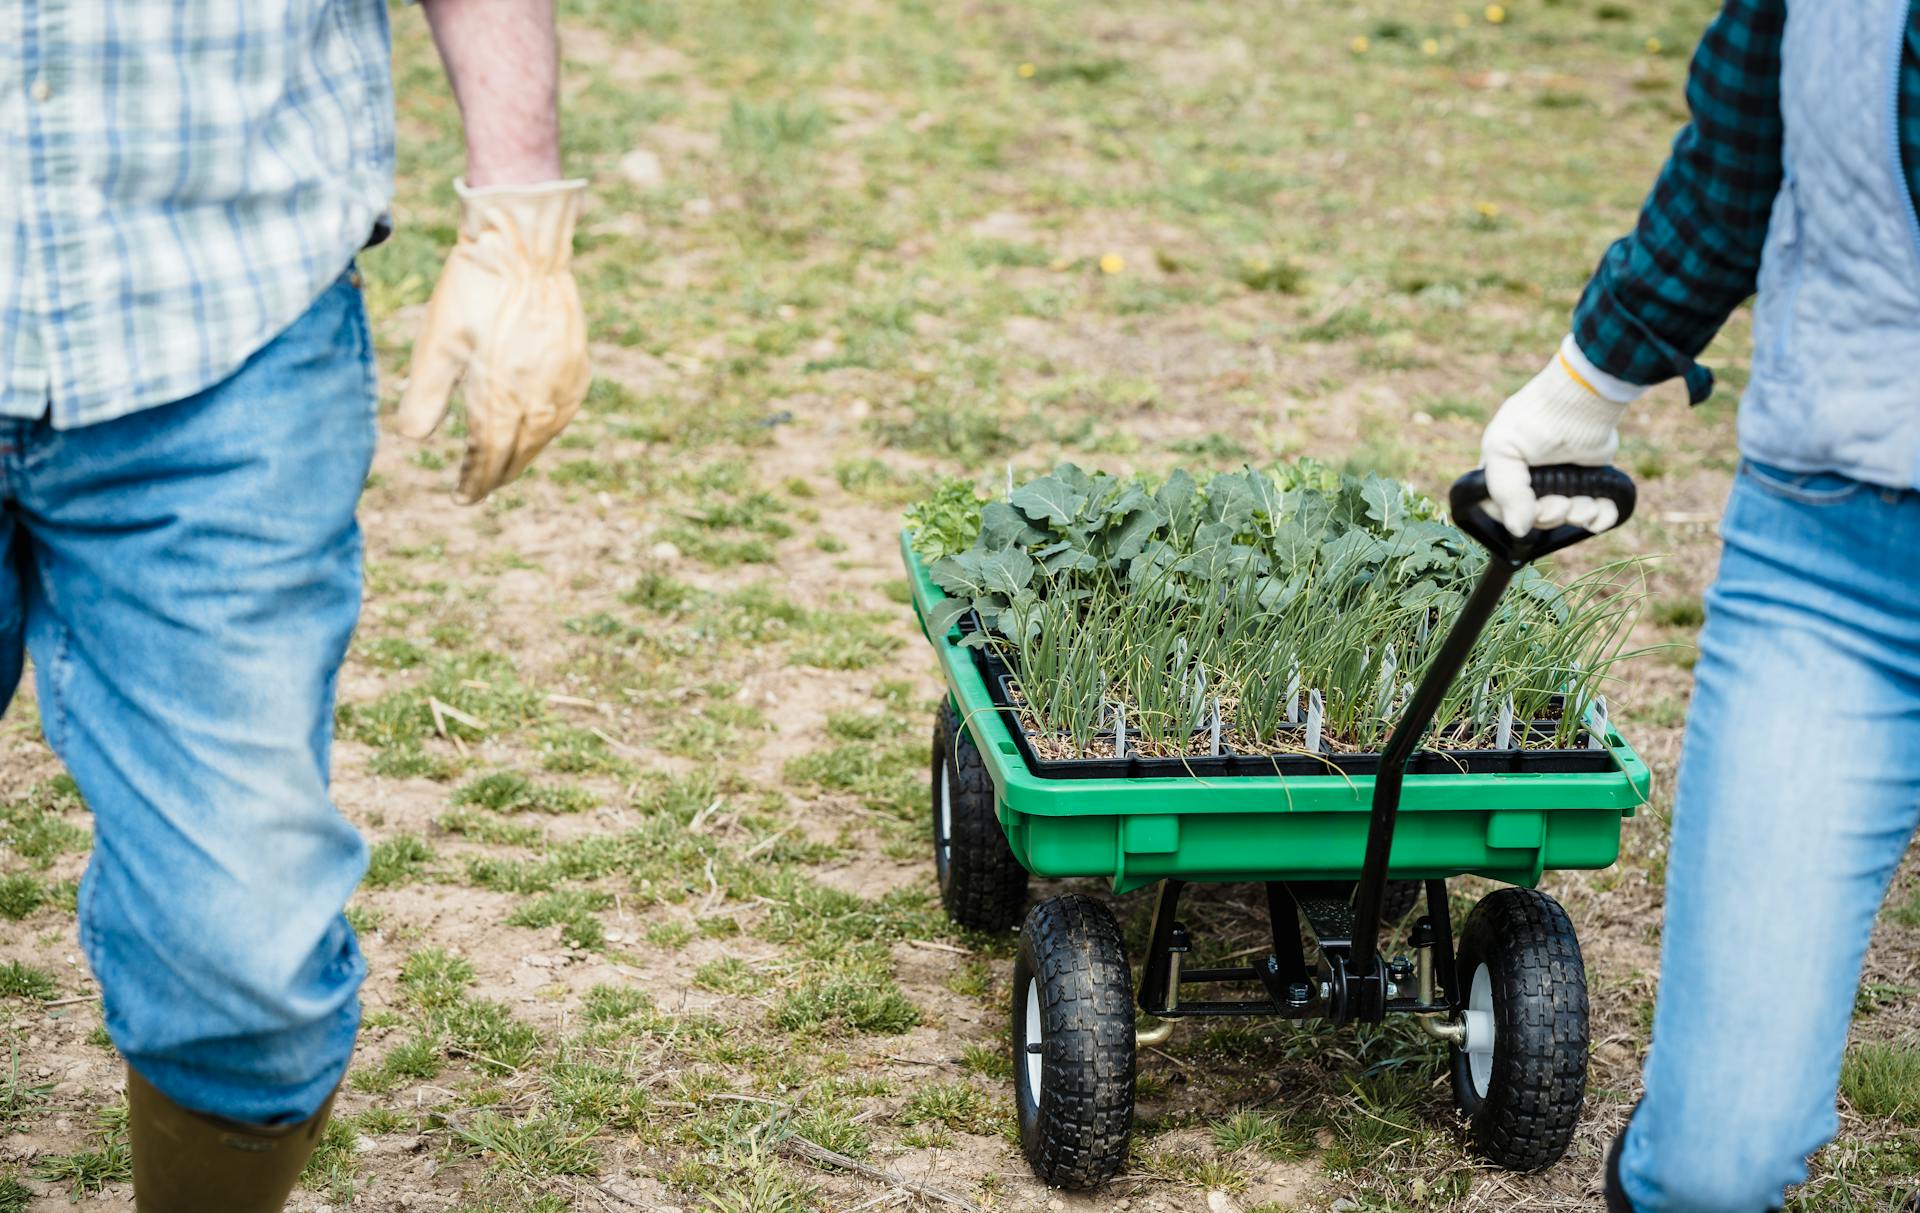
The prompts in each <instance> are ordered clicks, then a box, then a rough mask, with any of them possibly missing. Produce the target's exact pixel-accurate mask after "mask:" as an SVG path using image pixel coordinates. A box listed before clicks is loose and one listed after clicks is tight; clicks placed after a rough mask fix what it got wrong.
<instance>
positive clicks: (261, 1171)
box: [127, 1067, 333, 1213]
mask: <svg viewBox="0 0 1920 1213" xmlns="http://www.w3.org/2000/svg"><path fill="white" fill-rule="evenodd" d="M332 1110H333V1096H331V1095H329V1096H327V1102H326V1103H324V1104H321V1105H320V1110H319V1111H318V1112H315V1113H314V1114H313V1116H312V1117H311V1118H309V1119H307V1120H303V1121H301V1122H300V1123H299V1124H295V1125H273V1126H270V1127H262V1126H259V1125H243V1124H240V1123H238V1122H236V1121H230V1120H222V1119H221V1118H219V1117H217V1116H203V1115H201V1114H200V1113H198V1112H189V1111H187V1110H186V1109H185V1108H183V1107H181V1106H180V1105H179V1104H176V1103H174V1102H173V1101H172V1100H170V1099H168V1098H167V1097H166V1096H164V1095H162V1094H160V1092H159V1091H157V1090H155V1089H154V1086H153V1084H152V1083H150V1082H148V1081H147V1080H146V1079H144V1078H142V1077H140V1075H139V1074H137V1073H135V1072H134V1070H133V1069H132V1068H131V1067H129V1068H128V1070H127V1136H128V1139H129V1140H130V1142H131V1143H132V1146H133V1203H134V1207H135V1208H136V1209H138V1210H139V1213H213V1211H214V1210H218V1211H219V1213H280V1210H281V1209H282V1208H283V1207H284V1206H285V1205H286V1203H287V1195H288V1193H290V1192H292V1191H293V1185H294V1183H295V1182H296V1181H298V1180H299V1178H300V1171H301V1168H303V1167H305V1166H306V1165H307V1159H309V1158H311V1157H313V1151H314V1147H316V1146H318V1145H319V1144H320V1134H321V1133H322V1132H323V1131H325V1129H326V1127H327V1114H328V1113H330V1112H331V1111H332Z"/></svg>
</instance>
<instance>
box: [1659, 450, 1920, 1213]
mask: <svg viewBox="0 0 1920 1213" xmlns="http://www.w3.org/2000/svg"><path fill="white" fill-rule="evenodd" d="M1721 530H1722V537H1723V539H1724V540H1725V550H1724V554H1723V555H1722V556H1721V560H1720V575H1719V578H1718V579H1717V580H1716V581H1715V583H1714V586H1713V589H1712V590H1711V591H1710V592H1709V593H1708V595H1707V600H1706V605H1707V622H1706V626H1705V628H1704V629H1703V630H1702V632H1701V635H1700V662H1699V665H1698V666H1697V667H1696V669H1695V671H1694V694H1693V706H1692V709H1691V711H1690V713H1689V715H1688V718H1687V736H1686V747H1685V752H1684V754H1683V756H1682V759H1681V763H1680V774H1679V780H1678V783H1677V784H1676V787H1675V792H1674V808H1673V839H1672V844H1671V849H1670V851H1669V855H1668V861H1667V880H1666V888H1667V904H1666V927H1665V935H1664V939H1663V942H1662V949H1661V961H1660V993H1659V1001H1658V1006H1657V1008H1656V1010H1655V1014H1654V1021H1653V1048H1652V1052H1651V1054H1650V1055H1649V1056H1648V1059H1647V1067H1646V1095H1645V1097H1644V1099H1643V1100H1642V1101H1641V1104H1640V1107H1639V1110H1638V1111H1637V1112H1636V1113H1635V1114H1634V1118H1633V1123H1632V1125H1631V1126H1630V1127H1629V1129H1628V1131H1627V1139H1626V1142H1625V1145H1624V1150H1623V1153H1622V1155H1621V1178H1622V1181H1623V1186H1624V1187H1625V1190H1626V1194H1627V1196H1628V1198H1629V1199H1630V1200H1631V1201H1632V1202H1633V1206H1634V1209H1635V1210H1636V1211H1637V1213H1761V1211H1762V1210H1765V1209H1770V1208H1774V1207H1776V1206H1778V1205H1780V1204H1781V1203H1782V1194H1783V1190H1784V1189H1785V1188H1786V1187H1788V1186H1789V1185H1792V1184H1796V1183H1800V1182H1802V1181H1804V1180H1805V1179H1806V1177H1807V1169H1806V1158H1807V1156H1808V1155H1809V1154H1811V1153H1812V1152H1813V1151H1815V1150H1817V1149H1818V1148H1820V1147H1821V1146H1822V1145H1824V1144H1826V1143H1827V1142H1828V1141H1830V1140H1832V1138H1833V1135H1834V1133H1835V1132H1836V1130H1837V1129H1838V1128H1839V1119H1838V1117H1837V1115H1836V1114H1835V1109H1834V1093H1835V1091H1836V1089H1837V1088H1838V1086H1839V1080H1840V1063H1841V1059H1842V1055H1843V1054H1844V1052H1845V1049H1846V1041H1847V1027H1848V1024H1849V1022H1850V1021H1851V1018H1852V1014H1853V1005H1854V996H1855V992H1856V989H1857V988H1858V986H1859V982H1860V965H1861V960H1862V957H1863V956H1864V955H1865V953H1866V949H1867V940H1868V937H1869V936H1870V935H1871V934H1872V931H1873V922H1874V917H1875V915H1876V913H1877V912H1878V911H1879V908H1880V903H1881V901H1882V900H1883V899H1884V898H1885V896H1886V892H1887V886H1888V884H1889V882H1890V881H1891V880H1892V878H1893V874H1894V870H1895V868H1896V867H1897V866H1898V865H1899V863H1900V859H1901V856H1902V854H1903V853H1904V852H1905V850H1906V848H1907V846H1908V844H1909V842H1910V841H1911V839H1912V837H1913V833H1914V827H1915V823H1916V819H1917V818H1920V494H1915V493H1913V492H1897V491H1894V490H1885V489H1879V488H1875V487H1873V486H1870V485H1866V484H1862V483H1860V482H1858V481H1855V480H1849V479H1847V478H1845V477H1842V476H1835V475H1811V476H1809V475H1800V474H1796V473H1791V472H1784V471H1781V470H1778V469H1774V468H1768V467H1764V466H1760V465H1756V464H1753V463H1748V464H1746V465H1743V466H1742V468H1741V470H1740V475H1739V477H1738V478H1737V480H1736V481H1735V484H1734V489H1733V497H1732V499H1731V501H1730V502H1729V503H1728V506H1727V512H1726V517H1725V520H1724V522H1723V523H1722V526H1721Z"/></svg>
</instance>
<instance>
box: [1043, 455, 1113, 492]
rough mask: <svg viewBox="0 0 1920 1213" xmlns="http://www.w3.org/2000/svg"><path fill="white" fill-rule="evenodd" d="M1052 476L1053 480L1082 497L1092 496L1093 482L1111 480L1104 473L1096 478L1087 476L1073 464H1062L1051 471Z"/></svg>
mask: <svg viewBox="0 0 1920 1213" xmlns="http://www.w3.org/2000/svg"><path fill="white" fill-rule="evenodd" d="M1053 475H1054V479H1056V480H1058V481H1060V483H1062V484H1064V485H1066V486H1067V487H1068V488H1070V489H1072V490H1073V491H1074V492H1076V493H1079V494H1080V495H1081V496H1083V497H1086V496H1091V495H1092V493H1093V487H1094V482H1095V480H1097V479H1111V477H1108V476H1107V474H1106V473H1105V472H1102V473H1100V474H1099V476H1097V477H1096V476H1089V475H1087V474H1086V473H1085V472H1083V471H1081V470H1080V466H1079V465H1078V464H1074V463H1063V464H1061V465H1059V466H1058V467H1056V468H1054V469H1053Z"/></svg>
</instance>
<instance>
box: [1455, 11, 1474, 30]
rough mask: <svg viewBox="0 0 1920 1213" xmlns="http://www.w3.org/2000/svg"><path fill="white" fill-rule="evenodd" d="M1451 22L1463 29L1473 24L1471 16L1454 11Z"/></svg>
mask: <svg viewBox="0 0 1920 1213" xmlns="http://www.w3.org/2000/svg"><path fill="white" fill-rule="evenodd" d="M1453 24H1454V25H1455V26H1456V27H1457V28H1459V29H1465V28H1467V27H1468V26H1469V25H1472V24H1473V18H1472V17H1469V16H1467V15H1466V14H1465V13H1455V14H1454V15H1453Z"/></svg>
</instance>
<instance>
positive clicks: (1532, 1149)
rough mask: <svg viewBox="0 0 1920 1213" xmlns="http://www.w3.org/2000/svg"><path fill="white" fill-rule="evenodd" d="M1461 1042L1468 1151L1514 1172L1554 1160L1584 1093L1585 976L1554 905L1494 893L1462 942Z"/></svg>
mask: <svg viewBox="0 0 1920 1213" xmlns="http://www.w3.org/2000/svg"><path fill="white" fill-rule="evenodd" d="M1457 970H1458V972H1459V974H1460V980H1461V981H1463V982H1465V983H1466V990H1465V994H1466V999H1465V1001H1466V1008H1467V1009H1466V1016H1465V1019H1466V1026H1467V1041H1466V1046H1465V1047H1464V1048H1459V1047H1455V1048H1454V1049H1453V1050H1452V1053H1453V1089H1454V1096H1455V1098H1456V1099H1457V1100H1458V1102H1459V1104H1460V1110H1461V1111H1463V1112H1465V1113H1466V1114H1467V1116H1468V1117H1469V1119H1470V1126H1469V1130H1468V1132H1469V1135H1470V1137H1471V1138H1472V1141H1473V1145H1474V1148H1475V1149H1476V1150H1478V1151H1479V1152H1480V1153H1481V1154H1482V1155H1484V1156H1485V1157H1486V1158H1487V1159H1488V1160H1489V1161H1491V1162H1493V1163H1496V1164H1498V1165H1499V1166H1503V1167H1506V1168H1508V1169H1510V1170H1514V1171H1534V1170H1538V1169H1539V1168H1541V1167H1545V1166H1550V1165H1552V1164H1553V1163H1555V1162H1558V1161H1559V1160H1560V1157H1561V1156H1562V1155H1563V1154H1565V1153H1566V1152H1567V1146H1568V1145H1569V1144H1570V1143H1571V1142H1572V1141H1573V1130H1574V1126H1575V1125H1576V1124H1577V1123H1578V1122H1579V1119H1580V1105H1581V1103H1582V1102H1583V1101H1584V1100H1585V1098H1586V1093H1587V1041H1588V1025H1587V970H1586V965H1585V964H1584V963H1583V962H1582V961H1581V959H1580V941H1579V940H1578V939H1577V938H1575V936H1574V932H1573V923H1572V922H1570V921H1569V920H1568V919H1567V912H1566V911H1565V910H1563V909H1561V908H1560V903H1559V902H1557V901H1555V900H1554V899H1553V898H1551V897H1549V896H1547V895H1546V894H1545V893H1541V892H1538V891H1536V890H1533V889H1518V888H1509V889H1501V890H1499V891H1498V892H1495V893H1491V894H1489V895H1488V896H1487V897H1485V898H1484V899H1482V900H1481V902H1480V904H1479V905H1477V906H1475V907H1474V908H1473V913H1471V914H1469V915H1468V916H1467V923H1466V926H1465V927H1463V928H1462V929H1461V932H1460V954H1459V963H1458V965H1457Z"/></svg>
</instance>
